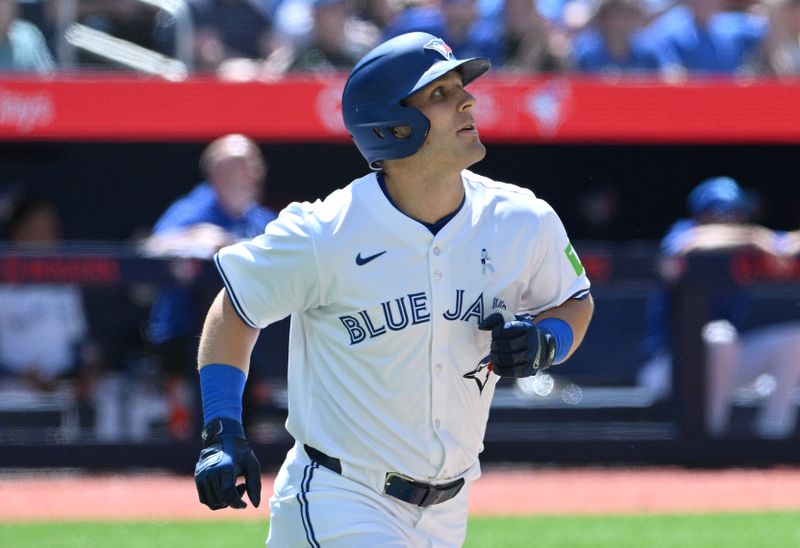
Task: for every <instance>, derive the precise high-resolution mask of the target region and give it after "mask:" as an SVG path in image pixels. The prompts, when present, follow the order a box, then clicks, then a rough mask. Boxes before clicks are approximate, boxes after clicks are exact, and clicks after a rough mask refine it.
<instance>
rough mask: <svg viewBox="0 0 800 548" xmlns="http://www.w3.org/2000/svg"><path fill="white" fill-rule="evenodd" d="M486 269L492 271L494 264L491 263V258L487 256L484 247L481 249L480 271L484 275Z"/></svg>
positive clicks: (487, 253)
mask: <svg viewBox="0 0 800 548" xmlns="http://www.w3.org/2000/svg"><path fill="white" fill-rule="evenodd" d="M486 270H489V271H490V272H492V273H494V265H493V264H492V258H491V257H489V252H488V251H486V248H485V247H484V248H483V249H481V273H482V274H483V275H484V276H485V275H486Z"/></svg>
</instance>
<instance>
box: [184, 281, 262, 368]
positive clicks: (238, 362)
mask: <svg viewBox="0 0 800 548" xmlns="http://www.w3.org/2000/svg"><path fill="white" fill-rule="evenodd" d="M258 333H259V332H258V330H257V329H253V328H252V327H250V326H249V325H247V324H245V323H244V322H243V321H242V319H241V318H239V316H238V314H236V311H235V310H234V309H233V306H232V305H231V303H230V299H229V298H228V295H227V293H226V291H225V290H222V291H220V292H219V294H218V295H217V297H216V298H215V299H214V302H213V303H212V304H211V307H210V308H209V311H208V315H207V316H206V321H205V324H204V325H203V333H202V335H201V336H200V349H199V352H198V355H197V363H198V368H200V369H202V368H203V367H205V366H206V365H209V364H213V363H217V364H227V365H232V366H234V367H238V368H239V369H241V370H242V371H244V372H245V373H247V372H248V370H249V369H250V354H251V352H252V350H253V346H255V343H256V340H257V339H258Z"/></svg>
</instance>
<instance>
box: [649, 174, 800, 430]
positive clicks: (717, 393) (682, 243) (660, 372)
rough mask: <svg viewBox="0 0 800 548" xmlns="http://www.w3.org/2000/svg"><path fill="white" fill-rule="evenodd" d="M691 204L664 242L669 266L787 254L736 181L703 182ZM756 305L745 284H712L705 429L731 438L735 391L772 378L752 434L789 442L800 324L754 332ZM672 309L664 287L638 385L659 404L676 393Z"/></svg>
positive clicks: (799, 376)
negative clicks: (755, 218) (726, 256)
mask: <svg viewBox="0 0 800 548" xmlns="http://www.w3.org/2000/svg"><path fill="white" fill-rule="evenodd" d="M688 206H689V211H690V212H691V214H692V216H691V218H690V219H681V220H679V221H677V222H676V223H675V224H674V225H673V226H672V227H671V228H670V230H669V232H668V233H667V235H666V236H665V237H664V239H663V240H662V243H661V252H662V256H663V259H664V266H666V265H668V264H670V263H673V264H674V262H675V261H676V260H680V258H681V257H683V256H686V255H688V254H690V253H700V252H718V251H730V252H732V251H735V250H739V249H749V250H752V251H754V252H758V253H761V254H763V255H764V256H765V257H767V258H774V259H775V260H779V259H780V258H781V257H782V256H783V255H784V254H785V252H784V251H783V249H782V245H781V242H782V238H781V237H780V236H779V235H778V234H776V233H775V232H773V231H772V230H769V229H768V228H766V227H763V226H760V225H757V224H752V223H750V221H749V219H750V216H751V212H752V206H751V203H750V199H749V197H748V195H747V194H746V193H745V191H744V190H742V188H741V187H740V186H739V185H738V184H737V183H736V181H734V180H733V179H731V178H730V177H715V178H712V179H709V180H707V181H704V182H703V183H701V184H700V185H699V186H697V187H696V188H695V189H694V190H693V191H692V192H691V193H690V194H689V199H688ZM662 270H663V271H665V272H667V271H669V270H670V269H668V268H663V269H662ZM751 301H752V296H751V294H750V291H749V290H748V288H747V287H745V286H743V285H740V284H737V283H734V282H732V281H725V280H719V279H717V280H713V281H710V283H709V295H708V305H709V310H708V313H709V320H710V321H709V322H708V323H707V324H706V325H705V326H704V327H703V330H702V340H703V343H704V346H705V348H704V354H705V363H704V364H703V365H704V367H705V375H706V393H705V399H706V409H705V428H706V431H707V432H708V433H709V434H710V435H712V436H723V435H726V434H729V432H730V427H731V410H732V403H733V398H734V395H735V393H736V392H737V391H738V390H739V389H741V388H744V387H752V386H754V383H755V381H756V380H757V379H759V378H762V379H767V378H768V377H769V378H771V381H769V382H768V383H767V384H771V385H772V388H771V389H770V390H765V392H766V394H765V397H764V398H763V399H762V401H761V407H760V410H759V413H758V416H757V417H756V422H755V428H754V430H755V433H756V434H757V435H758V436H760V437H764V438H785V437H788V436H790V435H792V434H793V433H794V431H795V427H796V422H797V408H796V406H795V403H794V395H795V392H796V390H797V388H798V383H800V360H799V359H798V358H797V357H798V356H800V322H791V321H790V322H784V321H778V320H776V321H775V323H771V324H769V325H766V326H761V327H756V328H751V326H750V325H748V324H749V320H750V317H749V312H750V305H751ZM669 310H670V300H669V293H668V291H667V289H666V288H664V289H663V290H661V291H659V292H657V293H655V294H654V295H653V297H652V298H651V300H650V302H649V303H648V311H647V318H646V324H645V325H646V329H645V333H646V336H645V339H644V341H643V344H642V350H643V352H644V357H645V362H644V364H643V366H642V368H641V369H640V371H639V384H640V385H641V386H643V387H645V388H647V389H648V390H649V391H650V392H651V394H652V395H653V396H654V397H656V398H660V397H664V396H666V395H668V393H669V392H670V390H671V379H672V373H671V368H672V355H671V344H672V339H671V334H670V329H669V314H670V312H669ZM765 375H766V376H768V377H765ZM765 386H766V385H765Z"/></svg>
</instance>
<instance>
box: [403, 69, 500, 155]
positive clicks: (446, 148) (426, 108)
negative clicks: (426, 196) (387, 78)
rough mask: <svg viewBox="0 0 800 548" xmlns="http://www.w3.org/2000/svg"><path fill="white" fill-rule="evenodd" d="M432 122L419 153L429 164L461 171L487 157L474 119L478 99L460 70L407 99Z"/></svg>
mask: <svg viewBox="0 0 800 548" xmlns="http://www.w3.org/2000/svg"><path fill="white" fill-rule="evenodd" d="M406 104H408V105H409V106H413V107H416V108H417V109H419V110H420V111H421V112H422V114H424V115H425V117H426V118H428V120H430V123H431V127H430V130H429V132H428V136H427V138H426V139H425V144H424V145H423V146H422V148H421V149H420V150H419V151H418V152H417V154H419V155H424V156H425V157H426V158H427V159H429V161H432V162H436V163H440V164H441V163H452V164H453V168H454V169H457V170H458V171H461V170H462V169H464V168H466V167H469V166H471V165H472V164H474V163H475V162H478V161H480V160H482V159H483V157H484V156H485V155H486V147H484V146H483V143H481V141H480V137H479V135H478V127H477V125H476V124H475V117H474V116H473V111H472V109H473V107H474V106H475V97H473V96H472V95H471V94H470V93H469V92H468V91H467V90H466V89H464V84H463V82H462V79H461V75H460V74H459V73H458V72H457V71H454V70H453V71H450V72H448V73H447V74H445V75H444V76H442V77H441V78H438V79H436V80H434V81H433V82H431V83H430V84H428V85H427V86H425V87H424V88H422V89H421V90H419V91H418V92H417V93H415V94H414V95H412V96H411V97H409V98H408V99H407V100H406Z"/></svg>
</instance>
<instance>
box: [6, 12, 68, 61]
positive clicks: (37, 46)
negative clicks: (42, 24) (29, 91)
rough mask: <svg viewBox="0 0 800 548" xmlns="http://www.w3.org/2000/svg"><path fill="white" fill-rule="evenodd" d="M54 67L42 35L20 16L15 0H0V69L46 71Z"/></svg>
mask: <svg viewBox="0 0 800 548" xmlns="http://www.w3.org/2000/svg"><path fill="white" fill-rule="evenodd" d="M55 66H56V65H55V62H54V61H53V56H52V55H51V53H50V50H49V49H48V47H47V43H46V41H45V38H44V35H42V33H41V31H39V29H38V28H37V27H36V26H35V25H34V24H32V23H29V22H28V21H23V20H22V19H20V18H19V6H18V4H17V0H0V70H3V71H19V72H38V73H48V72H52V71H53V70H55Z"/></svg>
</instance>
